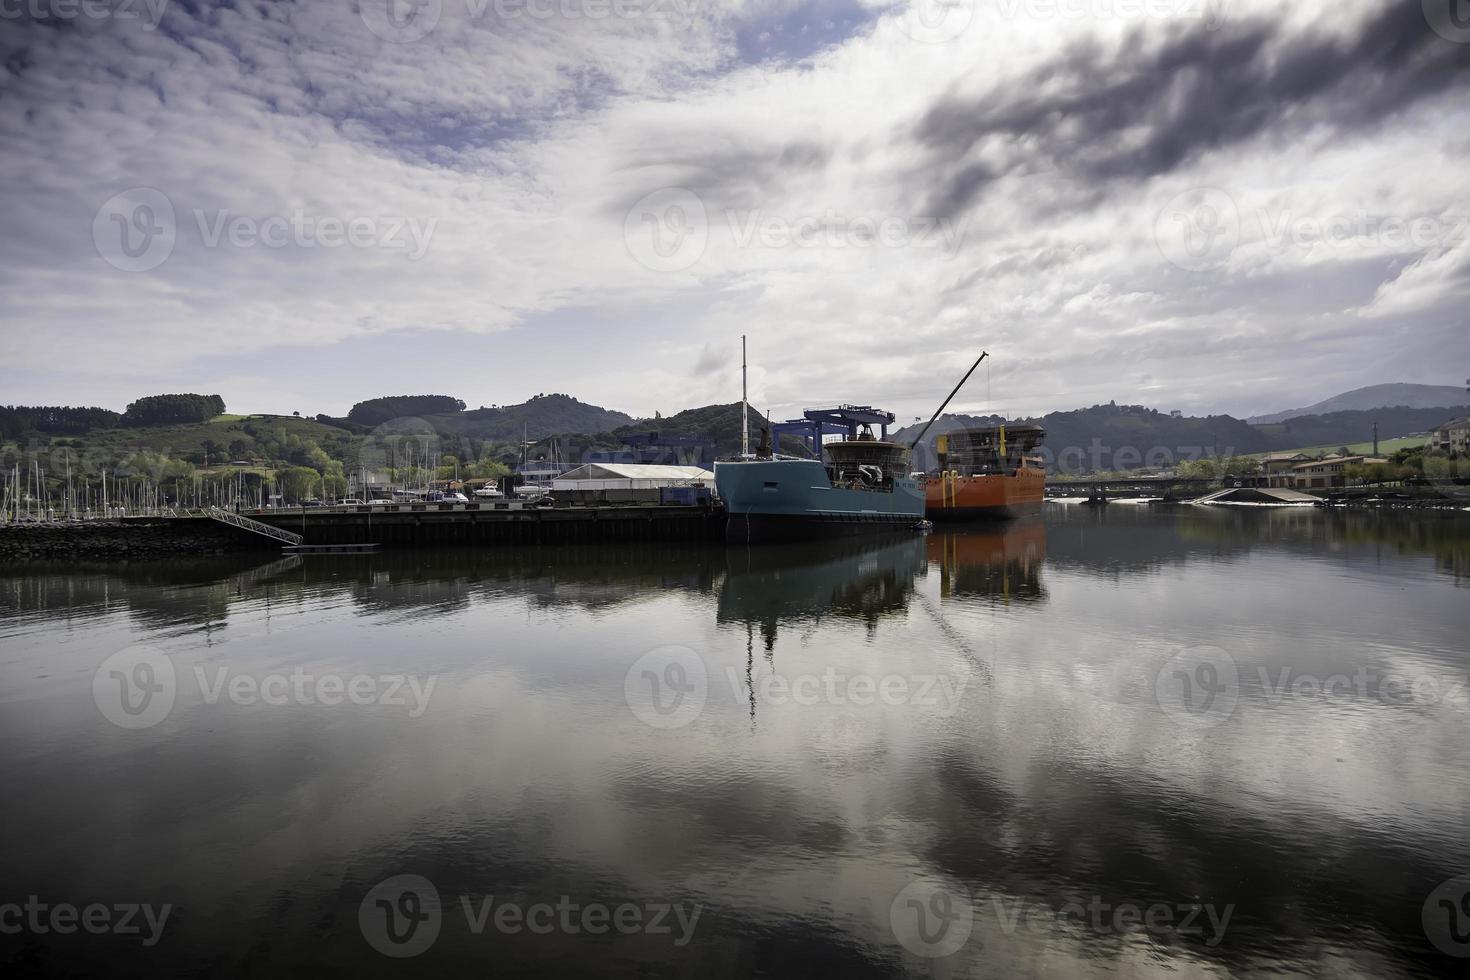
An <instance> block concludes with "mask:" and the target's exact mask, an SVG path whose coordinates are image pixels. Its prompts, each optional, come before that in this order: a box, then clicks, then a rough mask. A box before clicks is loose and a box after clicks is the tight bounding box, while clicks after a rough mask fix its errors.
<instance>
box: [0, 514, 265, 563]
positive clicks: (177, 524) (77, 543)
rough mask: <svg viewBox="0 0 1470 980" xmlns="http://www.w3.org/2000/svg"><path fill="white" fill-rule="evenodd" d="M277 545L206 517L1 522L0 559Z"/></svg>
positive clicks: (92, 557) (126, 557)
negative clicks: (2, 523) (32, 522)
mask: <svg viewBox="0 0 1470 980" xmlns="http://www.w3.org/2000/svg"><path fill="white" fill-rule="evenodd" d="M279 549H280V545H279V544H278V543H274V542H271V541H269V540H267V539H265V538H259V537H256V536H255V535H252V534H249V533H248V532H244V531H240V530H237V529H236V528H232V527H228V526H226V525H224V524H220V523H219V522H217V521H212V520H210V519H208V518H205V517H135V518H125V519H122V520H101V521H51V522H46V523H34V524H31V523H16V524H5V525H0V561H12V562H21V561H52V560H56V559H78V560H87V561H131V560H137V559H145V558H166V557H170V556H176V555H194V556H202V555H222V554H234V553H238V552H247V551H278V550H279Z"/></svg>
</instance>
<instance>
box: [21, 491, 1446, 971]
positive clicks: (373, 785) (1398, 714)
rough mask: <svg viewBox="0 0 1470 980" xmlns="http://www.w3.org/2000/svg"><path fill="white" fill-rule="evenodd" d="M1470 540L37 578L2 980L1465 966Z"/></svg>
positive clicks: (1392, 522)
mask: <svg viewBox="0 0 1470 980" xmlns="http://www.w3.org/2000/svg"><path fill="white" fill-rule="evenodd" d="M1467 516H1470V515H1461V516H1460V517H1457V518H1428V517H1425V518H1396V517H1379V516H1375V515H1369V514H1359V515H1342V514H1325V513H1318V512H1315V511H1307V512H1299V511H1296V512H1289V511H1278V512H1258V511H1251V512H1242V511H1239V510H1233V511H1225V510H1214V511H1209V510H1204V509H1189V508H1185V509H1176V510H1162V509H1161V510H1158V511H1155V512H1150V511H1149V510H1147V509H1144V508H1134V507H1127V506H1113V507H1111V508H1109V509H1107V510H1106V511H1105V512H1094V511H1091V510H1088V509H1083V508H1075V507H1072V508H1068V507H1064V506H1054V507H1051V508H1050V509H1049V513H1048V516H1047V518H1046V520H1045V521H1044V522H1037V523H1029V524H1018V525H1011V526H1009V527H1005V528H1002V529H989V530H978V531H973V532H966V533H959V534H947V533H938V534H934V535H932V536H929V537H927V538H915V539H908V540H904V541H902V542H899V543H889V544H885V545H880V546H874V545H868V546H864V547H859V546H846V547H837V548H814V547H803V548H800V549H767V550H754V551H745V550H730V551H728V552H727V551H726V550H724V549H723V548H720V549H705V548H693V547H691V548H655V547H649V548H641V549H631V550H630V549H625V548H619V549H613V548H607V549H592V548H587V549H539V550H538V549H528V550H520V551H509V550H506V551H501V552H473V553H466V552H450V551H430V552H421V553H391V554H384V555H380V556H376V557H367V558H324V559H315V558H314V559H308V560H306V561H305V562H302V561H300V560H286V561H279V562H274V563H261V562H260V561H258V560H246V561H236V560H230V561H227V562H225V561H175V562H166V563H158V564H145V565H137V564H134V565H130V566H126V567H124V566H113V567H105V566H87V567H75V566H73V567H69V568H60V567H45V568H37V567H35V566H32V567H30V568H28V569H24V570H22V569H18V568H15V567H10V568H4V569H0V692H3V694H0V698H3V714H0V734H3V739H4V747H5V754H4V758H3V762H0V785H3V787H4V792H3V796H0V826H3V827H4V829H5V839H4V845H3V854H0V903H11V907H9V908H6V909H0V928H3V930H4V934H3V935H0V951H3V954H0V966H5V967H8V969H7V971H6V972H7V973H12V974H13V973H14V972H15V971H16V968H17V967H19V968H22V969H25V970H28V971H36V972H40V971H50V972H62V971H72V972H94V971H102V970H106V971H108V972H111V973H119V972H123V973H135V974H147V975H152V976H158V975H174V974H203V973H206V972H211V971H213V972H227V973H245V974H253V975H261V976H275V975H281V974H300V975H306V974H311V975H320V974H321V973H323V972H324V971H327V970H342V971H347V970H350V971H353V972H354V973H359V974H377V973H384V974H387V973H395V974H402V973H406V972H430V971H433V972H437V973H449V972H452V973H456V974H458V973H470V972H472V971H473V972H474V973H475V974H477V975H482V976H523V975H534V974H543V973H555V974H558V975H575V974H587V975H598V976H631V975H640V976H749V975H770V976H783V975H784V976H842V977H857V976H896V975H914V976H941V977H948V976H995V977H1021V976H1048V977H1070V976H1086V975H1112V974H1116V973H1120V972H1122V973H1125V974H1128V975H1133V976H1163V975H1176V976H1177V975H1181V974H1185V975H1208V974H1214V975H1226V974H1244V973H1255V972H1264V971H1274V972H1276V973H1279V974H1320V975H1334V976H1344V975H1353V976H1365V977H1366V976H1374V977H1382V976H1410V975H1424V974H1434V973H1443V974H1446V975H1449V974H1454V973H1457V972H1459V969H1460V968H1463V967H1464V966H1465V965H1466V964H1467V963H1470V960H1466V959H1457V958H1455V957H1453V956H1452V955H1450V954H1453V953H1459V954H1470V900H1466V899H1464V895H1465V892H1466V890H1467V887H1470V879H1466V880H1465V881H1458V882H1457V881H1455V879H1456V878H1457V877H1458V876H1461V875H1465V874H1467V873H1470V753H1467V746H1470V686H1467V684H1466V680H1467V677H1470V521H1467V520H1466V519H1465V518H1466V517H1467ZM130 910H132V911H130ZM68 927H69V928H68Z"/></svg>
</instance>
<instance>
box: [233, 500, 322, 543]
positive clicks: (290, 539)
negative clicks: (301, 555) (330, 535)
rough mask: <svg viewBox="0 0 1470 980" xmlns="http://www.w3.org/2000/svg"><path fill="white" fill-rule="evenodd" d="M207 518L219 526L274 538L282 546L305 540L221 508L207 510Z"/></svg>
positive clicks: (292, 533) (299, 536) (290, 532)
mask: <svg viewBox="0 0 1470 980" xmlns="http://www.w3.org/2000/svg"><path fill="white" fill-rule="evenodd" d="M209 516H210V517H212V518H214V519H215V520H217V521H219V522H220V523H221V524H228V525H230V526H231V527H238V528H240V529H241V530H242V531H250V532H252V533H254V534H261V535H264V536H265V537H267V538H274V539H275V540H277V541H279V542H281V543H282V544H287V545H293V546H294V545H299V544H301V542H303V541H305V540H306V539H305V538H303V537H302V536H301V535H299V534H296V533H294V532H292V531H283V530H281V529H280V528H278V527H275V526H273V525H270V524H266V523H265V522H264V521H254V520H251V519H250V518H248V517H241V516H240V515H239V514H236V513H233V512H232V511H228V510H225V509H224V508H222V507H211V508H209Z"/></svg>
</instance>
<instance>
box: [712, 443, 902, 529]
mask: <svg viewBox="0 0 1470 980" xmlns="http://www.w3.org/2000/svg"><path fill="white" fill-rule="evenodd" d="M715 488H716V490H717V491H718V492H719V494H720V499H721V500H722V501H724V504H725V511H726V513H727V514H728V515H729V516H728V517H727V519H726V525H725V537H726V540H727V541H729V542H731V543H738V544H757V543H767V542H772V541H799V540H805V539H812V538H828V537H843V536H848V535H857V534H883V533H889V534H893V533H901V532H905V531H907V530H909V529H910V528H912V527H913V525H914V523H915V522H917V521H919V520H922V519H923V517H924V496H923V491H922V490H921V489H920V487H919V484H918V483H917V482H915V481H913V480H910V479H900V480H895V481H894V486H893V489H892V491H891V492H885V491H877V490H850V489H847V488H844V487H834V486H832V484H831V481H829V480H828V478H827V470H826V467H824V466H823V465H822V464H821V463H818V462H816V461H815V460H801V459H789V460H751V461H740V462H730V463H716V464H715Z"/></svg>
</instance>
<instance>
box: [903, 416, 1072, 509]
mask: <svg viewBox="0 0 1470 980" xmlns="http://www.w3.org/2000/svg"><path fill="white" fill-rule="evenodd" d="M1045 437H1046V430H1045V429H1043V428H1041V427H1040V426H1036V425H1010V426H1008V425H996V426H983V427H978V428H972V429H962V430H960V431H958V432H950V433H946V434H945V435H942V436H940V437H939V438H938V439H937V440H936V443H935V450H936V455H937V456H938V457H939V465H938V468H937V469H934V470H931V471H930V472H929V473H927V474H926V475H925V478H924V504H925V508H924V509H925V514H926V515H927V516H928V517H929V519H930V520H934V521H957V520H990V519H1008V518H1014V517H1025V516H1027V515H1030V514H1036V513H1039V512H1040V511H1041V504H1042V500H1043V497H1044V494H1045V491H1046V463H1045V461H1044V460H1043V459H1042V457H1041V456H1040V455H1039V454H1038V453H1036V451H1035V450H1036V449H1037V447H1038V446H1040V445H1041V442H1042V440H1043V439H1044V438H1045Z"/></svg>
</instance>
